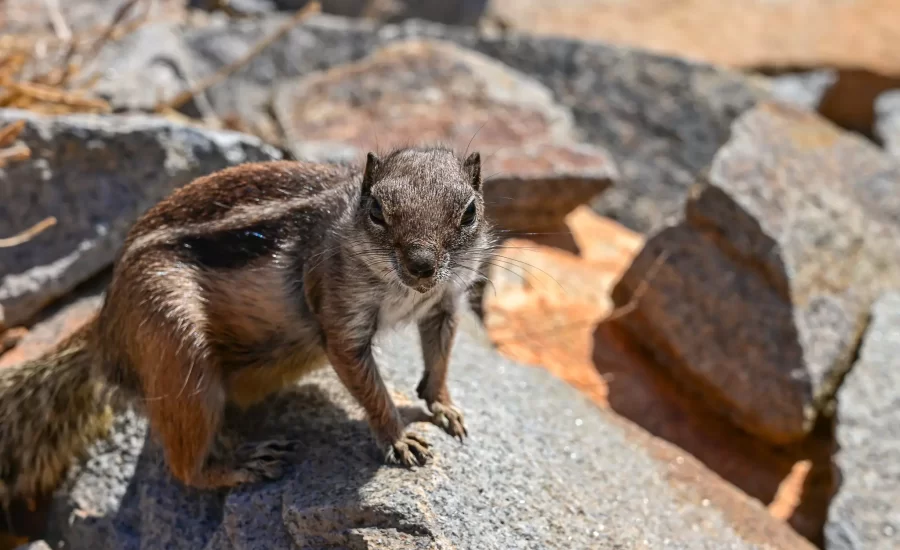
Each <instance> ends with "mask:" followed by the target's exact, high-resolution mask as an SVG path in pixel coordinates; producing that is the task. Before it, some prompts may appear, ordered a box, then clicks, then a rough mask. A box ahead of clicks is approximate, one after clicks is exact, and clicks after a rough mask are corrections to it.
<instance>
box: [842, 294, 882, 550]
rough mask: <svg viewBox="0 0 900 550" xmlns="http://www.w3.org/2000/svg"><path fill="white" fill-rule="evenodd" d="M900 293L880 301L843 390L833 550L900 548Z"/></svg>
mask: <svg viewBox="0 0 900 550" xmlns="http://www.w3.org/2000/svg"><path fill="white" fill-rule="evenodd" d="M898 327H900V293H897V292H891V293H888V294H885V295H883V296H882V297H881V298H879V300H878V301H877V302H876V303H875V305H874V307H873V308H872V323H871V325H869V328H868V330H867V331H866V336H865V340H864V341H863V345H862V349H861V350H860V354H859V360H857V361H856V363H855V364H854V365H853V370H851V371H850V374H849V375H847V378H846V380H845V381H844V384H843V386H842V387H841V391H840V392H838V395H837V399H838V405H837V410H838V425H837V438H838V445H839V446H840V448H839V451H838V453H837V456H836V458H835V460H836V462H837V465H838V467H839V468H840V469H841V477H842V481H841V485H840V487H839V488H838V492H837V495H835V497H834V499H833V500H832V502H831V507H830V509H829V516H828V523H827V524H826V526H825V538H826V548H828V550H862V549H866V550H888V549H894V548H900V368H898V364H897V358H898V357H900V330H898Z"/></svg>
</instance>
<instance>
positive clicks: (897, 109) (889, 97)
mask: <svg viewBox="0 0 900 550" xmlns="http://www.w3.org/2000/svg"><path fill="white" fill-rule="evenodd" d="M875 116H876V120H875V135H876V136H877V137H878V139H879V140H881V143H882V144H883V145H884V148H885V149H886V150H887V152H888V153H890V154H892V155H894V156H895V157H897V158H900V90H891V91H889V92H885V93H883V94H881V95H880V96H878V99H877V100H876V102H875Z"/></svg>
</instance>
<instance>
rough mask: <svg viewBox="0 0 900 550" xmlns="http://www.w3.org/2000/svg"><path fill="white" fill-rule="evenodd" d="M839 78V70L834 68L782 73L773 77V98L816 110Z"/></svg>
mask: <svg viewBox="0 0 900 550" xmlns="http://www.w3.org/2000/svg"><path fill="white" fill-rule="evenodd" d="M837 80H838V72H837V71H835V70H832V69H816V70H812V71H806V72H799V73H786V74H780V75H777V76H774V77H772V98H773V99H777V100H779V101H782V102H784V103H788V104H790V105H794V106H796V107H801V108H804V109H807V110H810V111H815V110H817V109H818V108H819V105H821V103H822V98H823V97H824V96H825V94H826V93H827V92H828V90H829V88H830V87H831V86H833V85H834V84H835V82H837Z"/></svg>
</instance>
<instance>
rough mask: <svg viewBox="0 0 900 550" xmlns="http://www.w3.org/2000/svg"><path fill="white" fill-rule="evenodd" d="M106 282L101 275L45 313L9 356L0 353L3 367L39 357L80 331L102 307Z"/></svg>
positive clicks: (0, 364) (11, 350) (10, 351)
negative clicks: (103, 287) (103, 286)
mask: <svg viewBox="0 0 900 550" xmlns="http://www.w3.org/2000/svg"><path fill="white" fill-rule="evenodd" d="M104 281H105V279H104V278H103V277H102V276H101V277H99V278H97V279H96V280H94V281H90V282H88V283H86V284H85V285H84V286H83V287H81V288H79V289H77V290H76V291H75V292H74V293H72V294H71V295H69V296H67V297H66V298H65V299H64V300H61V301H60V302H59V303H58V304H55V305H54V306H52V307H50V308H48V309H47V310H46V311H44V312H42V313H41V315H40V319H39V320H38V321H37V322H36V323H35V324H34V325H33V326H31V327H30V329H29V330H28V331H27V333H25V334H23V335H22V336H21V338H20V339H19V340H18V342H17V344H16V346H15V347H12V349H10V350H9V351H7V352H6V353H2V352H0V353H2V355H0V368H5V367H10V366H13V365H17V364H19V363H21V362H23V361H28V360H31V359H35V358H37V357H40V356H41V355H42V354H43V353H45V352H47V351H48V350H50V348H52V347H53V346H55V345H56V344H57V343H58V342H60V341H62V340H63V339H64V338H66V337H67V336H69V335H70V334H72V333H73V332H75V331H76V330H78V329H79V328H81V326H82V325H84V323H86V322H87V321H89V320H90V319H91V317H93V315H94V314H95V313H96V312H97V311H98V310H99V308H100V305H101V303H102V286H101V285H102V283H103V282H104ZM7 332H10V331H7Z"/></svg>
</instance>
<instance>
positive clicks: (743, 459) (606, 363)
mask: <svg viewBox="0 0 900 550" xmlns="http://www.w3.org/2000/svg"><path fill="white" fill-rule="evenodd" d="M593 357H594V359H593V360H594V365H595V367H596V368H597V370H598V372H599V373H600V374H601V376H602V377H603V378H604V379H605V380H606V382H607V384H608V402H609V406H610V408H612V409H613V410H614V411H615V412H616V413H617V414H619V415H621V416H623V417H624V418H626V419H628V420H630V421H631V422H634V423H635V424H637V425H639V426H641V427H642V428H644V429H645V430H647V431H648V432H650V433H651V434H653V435H655V436H657V437H659V438H661V439H664V440H666V441H669V442H671V443H673V444H675V445H677V446H678V447H680V448H681V449H684V450H685V451H686V452H687V453H689V454H691V455H692V456H694V457H695V458H697V459H698V460H700V461H701V462H703V463H704V464H705V465H706V466H707V467H708V468H710V469H711V470H713V471H714V472H716V473H717V474H718V475H719V476H721V477H722V478H724V479H726V480H727V481H729V482H730V483H732V484H733V485H735V486H737V487H738V488H740V489H741V490H742V491H744V492H745V493H747V494H748V495H750V496H752V497H754V498H756V499H758V500H760V501H761V502H763V503H764V504H766V505H767V507H768V509H769V512H770V513H771V514H772V515H773V516H775V517H777V518H779V519H783V520H785V521H787V522H788V523H789V524H790V525H791V526H792V527H793V528H794V529H795V530H797V531H798V532H799V533H801V534H802V535H803V536H805V537H806V538H808V539H809V540H810V541H811V542H813V543H814V544H817V545H820V546H821V544H822V529H823V526H824V523H825V519H826V516H827V513H828V506H829V503H830V499H831V497H832V495H833V494H834V489H835V487H836V484H837V483H838V473H837V470H836V467H835V466H834V462H833V456H834V453H835V452H836V443H835V440H834V422H833V420H832V419H830V418H827V417H824V416H823V417H822V418H820V420H819V422H818V423H817V424H816V426H815V427H814V428H813V430H812V432H811V433H810V435H809V436H808V437H807V438H805V439H804V440H802V441H800V442H798V443H795V444H791V445H786V446H781V447H778V446H774V445H770V444H767V443H765V442H763V441H760V440H759V439H757V438H755V437H753V436H751V435H749V434H748V433H746V432H744V431H741V430H738V429H737V428H735V427H734V426H733V425H732V424H731V423H729V422H728V421H727V420H725V419H724V418H723V417H722V416H721V415H720V414H717V413H716V411H715V410H714V409H713V408H712V407H710V406H709V404H708V403H707V402H705V400H704V399H703V398H702V397H699V396H697V395H692V394H690V393H689V392H687V391H685V389H684V387H683V386H684V385H683V384H678V383H677V382H676V381H675V380H673V378H672V377H671V375H668V374H666V373H665V372H664V371H663V370H662V369H661V368H660V367H659V366H657V365H656V364H655V363H654V362H653V360H652V359H651V358H649V357H648V356H647V355H646V354H645V353H644V352H642V350H640V349H639V348H638V347H637V346H636V345H635V344H633V343H632V342H631V341H630V339H629V338H628V337H627V336H626V335H624V334H623V333H622V331H621V329H619V328H616V327H614V326H611V324H605V323H600V325H599V326H598V327H597V329H596V330H595V332H594V352H593Z"/></svg>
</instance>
